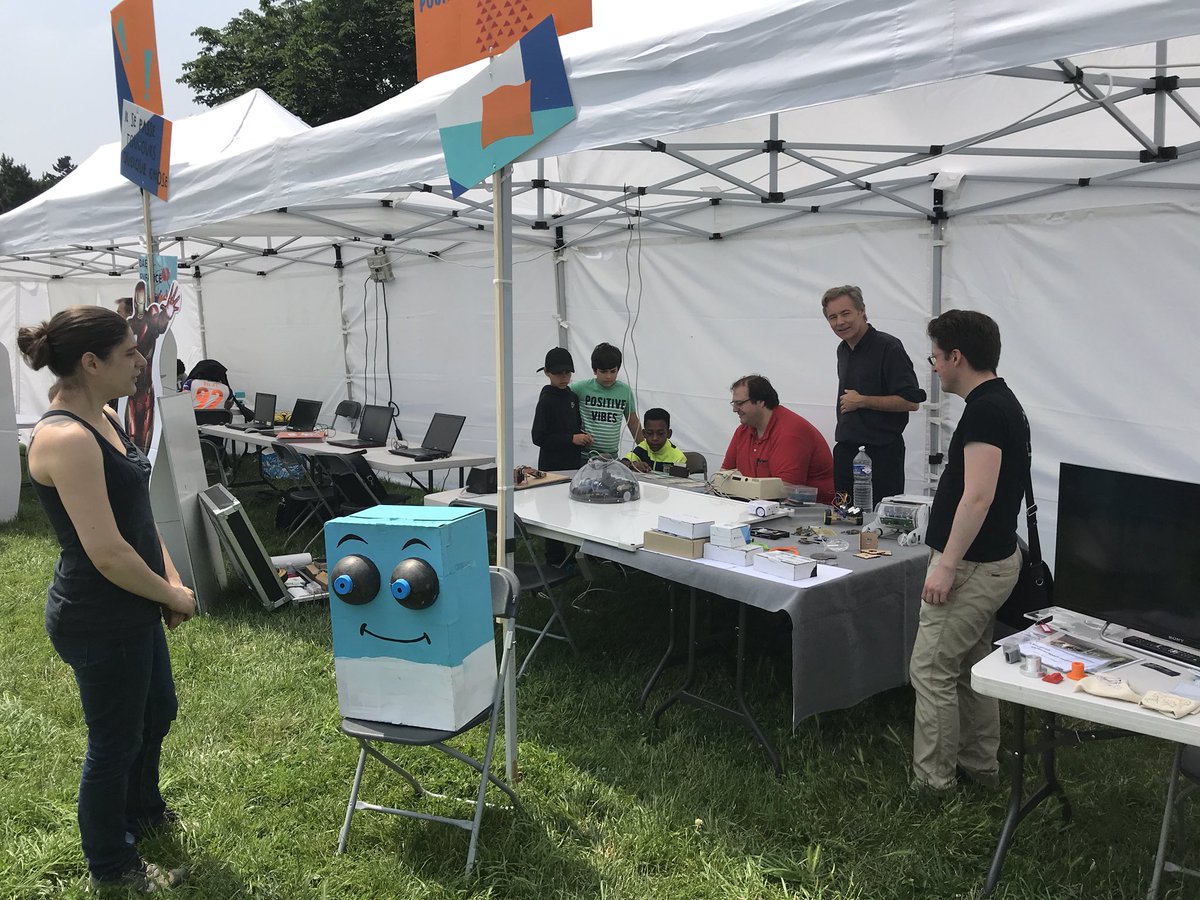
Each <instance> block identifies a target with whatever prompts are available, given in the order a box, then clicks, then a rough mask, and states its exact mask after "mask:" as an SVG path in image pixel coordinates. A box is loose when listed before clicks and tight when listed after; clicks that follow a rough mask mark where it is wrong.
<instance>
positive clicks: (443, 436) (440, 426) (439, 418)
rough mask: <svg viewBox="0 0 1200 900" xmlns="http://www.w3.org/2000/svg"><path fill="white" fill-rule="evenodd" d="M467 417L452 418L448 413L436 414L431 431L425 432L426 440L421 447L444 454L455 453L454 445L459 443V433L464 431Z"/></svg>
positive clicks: (430, 427) (431, 424) (430, 424)
mask: <svg viewBox="0 0 1200 900" xmlns="http://www.w3.org/2000/svg"><path fill="white" fill-rule="evenodd" d="M466 421H467V417H466V416H451V415H448V414H447V413H434V414H433V421H432V422H430V423H429V430H428V431H427V432H425V440H423V441H421V446H422V447H423V448H425V449H426V450H440V451H441V452H442V453H453V452H454V445H455V444H457V443H458V433H459V432H460V431H462V427H463V423H464V422H466Z"/></svg>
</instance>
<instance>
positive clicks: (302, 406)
mask: <svg viewBox="0 0 1200 900" xmlns="http://www.w3.org/2000/svg"><path fill="white" fill-rule="evenodd" d="M320 414H321V401H320V400H297V401H296V405H295V406H293V407H292V418H291V419H290V420H289V421H288V427H289V428H291V429H292V431H311V430H312V428H313V426H314V425H316V424H317V416H319V415H320Z"/></svg>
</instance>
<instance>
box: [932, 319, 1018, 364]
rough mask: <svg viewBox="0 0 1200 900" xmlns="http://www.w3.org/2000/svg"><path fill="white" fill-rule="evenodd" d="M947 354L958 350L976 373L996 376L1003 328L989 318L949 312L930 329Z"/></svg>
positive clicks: (941, 348) (938, 345)
mask: <svg viewBox="0 0 1200 900" xmlns="http://www.w3.org/2000/svg"><path fill="white" fill-rule="evenodd" d="M926 332H927V333H928V334H929V338H930V340H932V341H933V342H934V343H935V344H937V347H938V349H939V350H941V351H942V353H943V354H946V353H949V352H950V351H951V350H957V351H958V352H959V353H961V354H962V355H963V357H964V358H965V359H966V361H967V364H968V365H969V366H970V367H971V368H972V369H974V370H975V371H976V372H995V371H996V367H997V366H999V365H1000V326H999V325H997V324H996V321H995V320H994V319H993V318H992V317H991V316H988V315H984V314H983V313H981V312H975V311H974V310H969V309H948V310H946V312H944V313H942V314H941V315H940V316H938V317H937V318H936V319H933V320H932V321H931V322H930V323H929V327H928V328H927V329H926Z"/></svg>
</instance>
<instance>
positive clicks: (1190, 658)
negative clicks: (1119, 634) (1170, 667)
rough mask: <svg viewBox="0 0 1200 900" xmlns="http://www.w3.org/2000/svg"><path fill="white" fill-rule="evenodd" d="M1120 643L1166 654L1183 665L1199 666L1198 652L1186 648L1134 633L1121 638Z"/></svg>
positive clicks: (1199, 657) (1199, 656) (1161, 654)
mask: <svg viewBox="0 0 1200 900" xmlns="http://www.w3.org/2000/svg"><path fill="white" fill-rule="evenodd" d="M1121 643H1123V644H1128V645H1129V646H1130V647H1137V648H1138V649H1139V650H1146V651H1148V652H1150V653H1156V654H1158V655H1159V656H1166V657H1168V658H1170V659H1173V660H1175V661H1176V662H1181V663H1183V664H1184V665H1188V666H1196V667H1197V668H1200V654H1196V653H1189V652H1188V651H1187V650H1180V649H1179V648H1178V647H1170V646H1167V645H1166V644H1160V643H1158V642H1157V641H1152V640H1150V639H1149V638H1144V637H1140V636H1139V635H1136V634H1131V635H1130V636H1129V637H1125V638H1121Z"/></svg>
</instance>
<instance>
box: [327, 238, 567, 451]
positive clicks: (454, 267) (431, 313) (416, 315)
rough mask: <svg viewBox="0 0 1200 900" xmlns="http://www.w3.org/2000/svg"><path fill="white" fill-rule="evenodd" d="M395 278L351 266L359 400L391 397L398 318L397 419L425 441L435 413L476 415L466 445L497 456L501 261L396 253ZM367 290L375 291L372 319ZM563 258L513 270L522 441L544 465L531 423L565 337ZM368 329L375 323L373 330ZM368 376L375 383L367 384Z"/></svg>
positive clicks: (517, 442)
mask: <svg viewBox="0 0 1200 900" xmlns="http://www.w3.org/2000/svg"><path fill="white" fill-rule="evenodd" d="M392 271H393V274H394V278H395V280H394V281H390V282H387V284H386V295H387V316H386V320H385V316H384V303H383V297H384V290H383V288H384V285H377V284H376V283H375V282H373V281H370V280H368V279H367V273H366V267H365V266H355V267H348V268H347V269H346V272H345V278H346V295H345V316H346V322H347V326H348V333H347V337H348V340H349V358H350V363H351V368H352V371H353V376H352V377H353V389H352V392H353V397H354V399H356V400H363V399H364V396H365V401H364V402H367V403H381V404H386V403H387V401H388V387H387V365H386V359H385V356H384V351H385V349H386V342H385V338H384V335H385V331H384V326H385V324H387V323H390V329H389V331H388V332H387V333H388V334H390V341H391V370H392V387H393V390H392V398H393V399H394V400H395V402H396V404H397V406H398V407H399V416H398V419H397V423H398V424H399V426H400V430H401V431H402V432H403V434H404V437H405V439H406V440H408V441H409V442H410V443H413V444H414V445H415V444H419V443H420V441H421V439H422V438H423V437H424V435H425V430H426V428H428V427H429V422H430V419H432V418H433V414H434V413H435V412H445V413H451V414H455V415H464V416H466V417H467V421H466V425H465V427H464V429H463V432H462V434H461V435H460V436H459V441H458V445H457V447H458V449H461V450H464V451H468V452H473V453H494V452H495V446H496V364H495V360H496V353H495V321H494V315H493V312H494V304H493V298H492V265H491V257H490V255H489V254H487V253H486V252H484V253H480V254H478V256H477V257H476V258H472V259H469V260H468V261H467V262H461V264H451V263H447V262H441V261H438V260H433V259H425V260H421V259H414V260H409V259H406V258H403V257H402V258H400V260H396V259H395V258H393V265H392ZM364 287H365V293H366V301H365V316H364ZM554 312H555V302H554V262H553V258H552V257H551V256H549V255H544V254H528V253H527V254H525V261H522V260H521V258H518V260H517V262H516V264H515V265H514V267H513V333H514V337H513V359H514V366H515V370H516V373H517V374H516V375H515V377H514V386H515V387H514V390H515V393H514V415H515V418H514V427H513V433H514V447H515V452H516V454H517V458H518V460H519V461H521V462H527V463H529V464H534V463H536V462H537V448H536V447H534V446H533V444H532V442H531V440H530V435H529V425H530V423H531V422H532V421H533V410H534V407H535V406H536V404H537V397H538V394H539V393H540V391H541V389H542V385H543V384H545V383H546V382H545V378H544V376H542V375H541V374H539V373H537V372H536V371H535V370H536V369H537V368H538V366H540V365H541V364H542V361H543V359H544V357H545V355H546V350H547V349H549V348H550V347H553V346H555V345H556V343H557V321H556V320H555V318H554ZM364 325H365V328H364ZM364 375H365V376H366V377H365V387H364Z"/></svg>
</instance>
